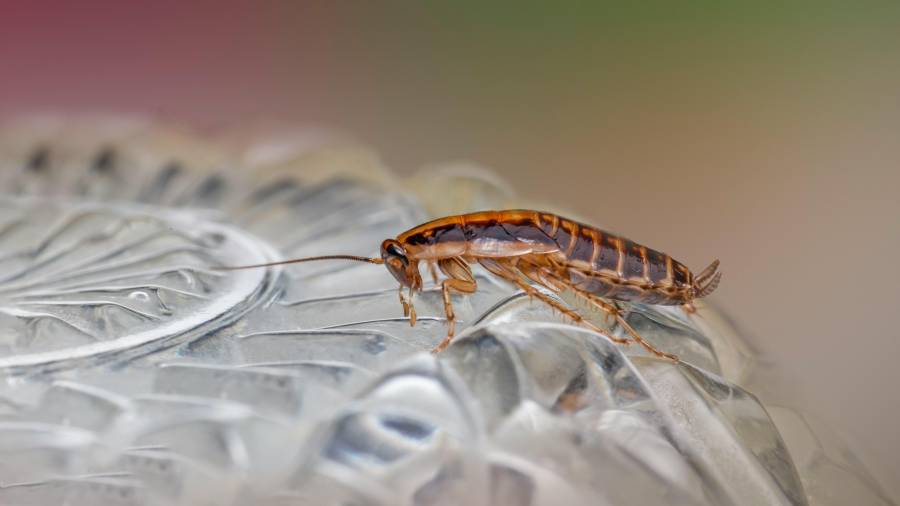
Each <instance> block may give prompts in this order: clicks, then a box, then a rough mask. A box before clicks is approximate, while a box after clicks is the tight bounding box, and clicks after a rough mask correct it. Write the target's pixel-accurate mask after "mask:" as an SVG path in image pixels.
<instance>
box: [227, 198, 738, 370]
mask: <svg viewBox="0 0 900 506" xmlns="http://www.w3.org/2000/svg"><path fill="white" fill-rule="evenodd" d="M320 260H354V261H360V262H368V263H372V264H383V265H384V266H385V267H386V268H387V270H388V271H389V272H390V273H391V274H392V275H393V276H394V278H395V279H396V280H397V281H398V282H399V283H400V290H399V293H400V303H401V305H402V306H403V315H404V316H408V317H409V322H410V325H415V324H416V310H415V307H414V306H413V295H414V294H415V293H416V292H419V291H421V290H422V275H421V274H420V272H419V264H420V263H424V264H425V265H427V266H428V268H429V270H430V272H431V275H432V277H433V279H434V282H435V284H437V283H438V274H437V271H438V270H440V272H441V273H443V275H444V276H445V278H444V279H443V281H441V282H440V287H441V292H442V295H443V302H444V313H445V315H446V319H447V336H446V337H445V338H444V340H443V341H441V342H440V344H438V345H437V346H436V347H435V348H434V349H433V350H432V352H433V353H438V352H440V351H442V350H444V349H445V348H446V347H447V346H449V344H450V342H451V341H452V339H453V335H454V333H455V323H456V316H455V314H454V312H453V304H452V302H451V299H450V296H451V294H452V293H454V292H456V293H460V294H471V293H474V292H475V291H476V290H477V288H478V285H477V283H476V281H475V276H474V275H473V273H472V269H471V265H472V264H479V265H481V266H482V267H484V269H486V270H487V271H488V272H489V273H491V274H493V275H495V276H498V277H500V278H502V279H504V280H506V281H508V282H510V283H512V284H513V285H515V286H517V287H518V288H520V289H521V290H522V291H524V292H525V293H526V294H528V295H529V296H531V297H533V298H535V299H538V300H540V301H541V302H543V303H545V304H547V305H549V306H551V307H552V308H554V309H556V310H558V311H560V312H561V313H562V314H564V315H565V316H567V317H569V318H571V319H572V320H574V321H575V322H576V323H580V324H583V325H586V326H588V327H590V328H592V329H593V330H595V331H597V332H599V333H600V334H602V335H604V336H606V337H607V338H609V339H611V340H612V341H614V342H617V343H619V344H626V345H627V344H630V340H629V339H626V338H619V337H615V336H613V335H611V334H610V332H608V331H606V330H604V329H602V328H600V327H597V326H596V325H594V324H593V323H591V322H590V321H588V320H585V319H584V318H583V317H582V316H581V315H580V314H579V313H578V312H577V311H576V310H574V309H572V308H569V307H567V306H566V305H564V304H563V303H561V302H559V301H557V300H556V299H554V298H552V297H550V296H548V295H546V294H545V293H543V292H541V291H539V290H538V289H536V288H535V287H534V286H533V285H534V284H537V285H540V286H543V287H544V288H547V289H548V290H550V291H551V292H554V293H557V294H560V293H561V292H563V291H568V292H570V293H572V294H574V295H575V296H576V297H577V298H579V299H580V300H583V301H585V302H586V303H587V304H588V305H589V306H591V307H594V308H596V309H598V310H600V311H601V312H603V313H605V314H606V315H607V316H608V317H611V318H613V319H614V320H615V322H617V323H618V324H619V325H621V326H622V328H623V329H624V330H625V331H626V334H627V336H628V337H629V338H630V339H631V340H634V341H635V342H637V343H639V344H640V345H641V346H643V347H644V348H646V349H647V350H648V351H650V352H651V353H653V354H654V355H657V356H660V357H665V358H669V359H671V360H674V361H678V357H676V356H675V355H673V354H670V353H666V352H663V351H660V350H658V349H656V348H655V347H654V346H653V345H652V344H650V343H649V342H647V341H646V340H644V338H642V337H641V336H640V334H638V333H637V332H636V331H635V330H634V329H633V328H632V327H631V325H629V324H628V323H627V322H626V321H625V319H624V318H623V317H622V314H621V310H620V308H619V307H618V305H616V303H615V301H626V302H640V303H644V304H661V305H684V306H685V308H686V309H688V310H689V311H690V310H692V308H693V306H692V305H691V303H692V301H693V300H694V299H698V298H700V297H705V296H707V295H709V294H710V293H712V292H713V290H715V289H716V287H717V286H718V285H719V280H720V279H721V278H722V273H721V272H719V271H718V267H719V261H718V260H716V261H714V262H712V263H711V264H710V265H709V266H708V267H707V268H706V269H704V270H703V271H702V272H701V273H700V274H698V275H697V276H694V275H693V274H692V273H691V271H690V269H688V268H687V267H685V266H684V264H682V263H680V262H678V261H676V260H674V259H673V258H672V257H670V256H669V255H667V254H665V253H660V252H659V251H655V250H652V249H650V248H648V247H646V246H643V245H640V244H638V243H635V242H633V241H630V240H628V239H626V238H624V237H621V236H617V235H614V234H610V233H608V232H604V231H602V230H600V229H598V228H595V227H592V226H589V225H585V224H582V223H578V222H576V221H574V220H570V219H567V218H563V217H561V216H558V215H556V214H552V213H546V212H540V211H528V210H510V211H482V212H476V213H470V214H461V215H455V216H448V217H445V218H440V219H436V220H433V221H430V222H428V223H425V224H422V225H419V226H417V227H414V228H412V229H410V230H407V231H406V232H403V233H402V234H400V235H398V236H397V237H396V238H395V239H386V240H385V241H384V242H382V243H381V257H380V258H378V257H376V258H368V257H361V256H354V255H327V256H317V257H307V258H298V259H293V260H284V261H280V262H272V263H266V264H257V265H245V266H240V267H224V268H222V269H226V270H232V269H250V268H257V267H269V266H273V265H283V264H291V263H300V262H312V261H320ZM404 290H406V291H407V295H404Z"/></svg>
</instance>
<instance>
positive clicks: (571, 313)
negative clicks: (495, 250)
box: [479, 260, 630, 346]
mask: <svg viewBox="0 0 900 506" xmlns="http://www.w3.org/2000/svg"><path fill="white" fill-rule="evenodd" d="M479 263H481V265H482V266H483V267H484V268H485V269H487V270H488V271H490V272H491V273H492V274H494V275H496V276H499V277H501V278H503V279H505V280H507V281H509V282H510V283H513V284H515V285H516V286H518V287H519V288H520V289H521V290H522V291H523V292H525V294H526V295H528V296H529V297H532V298H536V299H538V300H540V301H541V302H543V303H544V304H547V305H548V306H550V307H551V308H553V309H555V310H557V311H559V312H560V313H562V314H563V316H566V317H568V318H570V319H571V320H572V321H574V322H575V323H580V324H582V325H584V326H586V327H589V328H590V329H591V330H593V331H594V332H597V333H598V334H600V335H602V336H604V337H606V338H608V339H609V340H611V341H614V342H616V343H619V344H623V345H625V346H627V345H629V344H630V343H629V341H628V340H627V339H620V338H618V337H615V336H612V335H610V333H609V332H607V331H606V330H604V329H602V328H600V327H598V326H596V325H594V324H593V323H591V322H589V321H587V320H585V319H584V317H583V316H581V315H580V314H578V312H577V311H575V310H573V309H571V308H568V307H566V306H565V305H563V304H562V303H560V302H557V301H556V300H555V299H553V298H551V297H548V296H547V295H545V294H544V293H542V292H540V291H539V290H537V289H536V288H534V287H533V286H531V285H530V284H528V283H527V282H526V281H524V280H523V279H522V278H521V277H520V276H519V275H518V274H517V269H516V267H513V266H508V265H505V264H504V263H501V262H499V261H496V260H491V261H482V262H479ZM541 284H543V285H544V286H547V284H545V283H541ZM548 288H552V287H550V286H548Z"/></svg>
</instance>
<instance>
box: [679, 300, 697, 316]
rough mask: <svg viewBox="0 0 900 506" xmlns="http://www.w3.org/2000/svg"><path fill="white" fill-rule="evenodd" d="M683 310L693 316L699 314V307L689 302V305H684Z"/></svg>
mask: <svg viewBox="0 0 900 506" xmlns="http://www.w3.org/2000/svg"><path fill="white" fill-rule="evenodd" d="M681 309H683V310H684V312H685V313H687V314H689V315H692V314H694V313H696V312H697V307H696V306H694V304H692V303H690V302H688V303H687V304H682V305H681Z"/></svg>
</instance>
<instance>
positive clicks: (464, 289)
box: [431, 278, 477, 353]
mask: <svg viewBox="0 0 900 506" xmlns="http://www.w3.org/2000/svg"><path fill="white" fill-rule="evenodd" d="M476 288H477V285H476V284H475V281H474V280H471V281H470V280H467V279H456V278H448V279H445V280H444V281H443V282H442V283H441V292H442V294H443V296H444V314H445V315H446V316H447V337H445V338H444V340H443V341H441V342H440V343H439V344H438V345H437V346H435V347H434V349H433V350H431V353H440V352H442V351H444V350H445V349H446V348H447V346H450V342H451V341H453V334H454V333H455V331H456V314H454V312H453V303H452V302H451V301H450V290H455V291H457V292H460V293H474V292H475V289H476Z"/></svg>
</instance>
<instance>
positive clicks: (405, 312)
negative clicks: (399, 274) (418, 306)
mask: <svg viewBox="0 0 900 506" xmlns="http://www.w3.org/2000/svg"><path fill="white" fill-rule="evenodd" d="M397 293H398V294H399V295H400V305H402V306H403V316H409V303H408V302H406V297H404V296H403V285H400V289H399V290H397Z"/></svg>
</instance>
